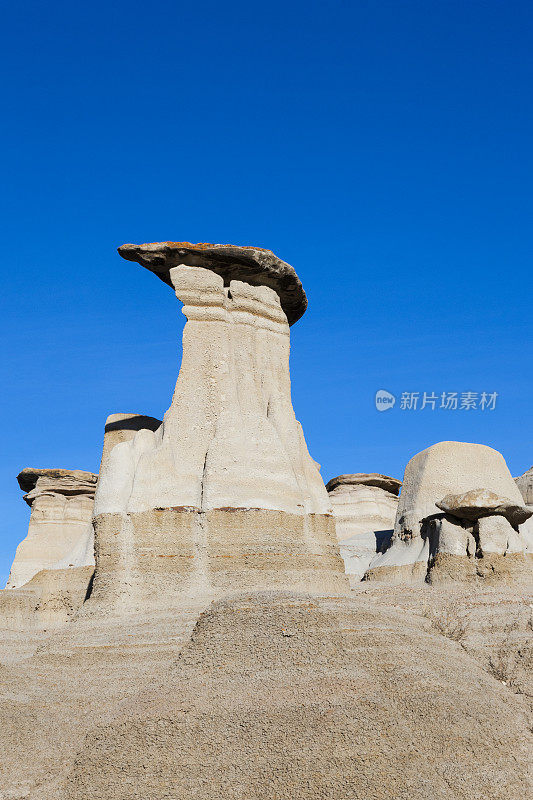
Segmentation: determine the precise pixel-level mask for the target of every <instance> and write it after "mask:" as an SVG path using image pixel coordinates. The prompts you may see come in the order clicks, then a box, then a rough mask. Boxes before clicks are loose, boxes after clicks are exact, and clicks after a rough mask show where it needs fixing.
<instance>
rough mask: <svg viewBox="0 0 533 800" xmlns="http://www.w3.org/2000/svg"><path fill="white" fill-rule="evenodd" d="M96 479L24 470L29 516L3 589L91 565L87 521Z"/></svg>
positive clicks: (90, 535) (60, 471)
mask: <svg viewBox="0 0 533 800" xmlns="http://www.w3.org/2000/svg"><path fill="white" fill-rule="evenodd" d="M97 479H98V476H97V475H95V474H93V473H92V472H84V471H82V470H68V469H24V470H22V472H21V473H20V474H19V475H18V482H19V485H20V488H21V489H22V490H23V491H24V492H26V494H25V495H24V499H25V501H26V502H27V503H28V505H29V506H30V508H31V516H30V522H29V527H28V535H27V536H26V538H25V539H24V540H23V541H22V542H21V543H20V544H19V546H18V547H17V551H16V554H15V559H14V561H13V564H12V566H11V572H10V574H9V580H8V582H7V587H6V588H8V589H16V588H17V587H20V586H23V585H24V584H25V583H27V582H28V581H29V580H31V578H33V576H34V575H36V574H37V573H38V572H40V571H41V570H47V569H62V568H68V567H85V566H91V565H94V552H93V530H92V524H91V518H92V515H93V505H94V494H95V490H96V482H97Z"/></svg>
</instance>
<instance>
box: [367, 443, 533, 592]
mask: <svg viewBox="0 0 533 800" xmlns="http://www.w3.org/2000/svg"><path fill="white" fill-rule="evenodd" d="M476 487H482V488H481V489H478V488H476ZM443 511H444V512H445V513H444V514H443V513H442V512H443ZM529 516H530V513H529V511H528V510H527V509H526V508H525V507H524V504H523V502H522V497H521V495H520V492H519V491H518V488H517V486H516V484H515V482H514V481H513V479H512V477H511V474H510V472H509V470H508V469H507V465H506V464H505V461H504V459H503V456H502V455H501V454H500V453H498V452H497V451H496V450H493V449H492V448H490V447H485V446H484V445H476V444H468V443H465V442H440V443H439V444H436V445H433V446H432V447H430V448H428V449H427V450H424V451H423V452H422V453H418V455H416V456H415V457H414V458H412V459H411V461H410V462H409V463H408V465H407V467H406V470H405V476H404V481H403V489H402V494H401V497H400V501H399V504H398V512H397V516H396V521H395V526H394V535H393V537H392V540H391V547H390V548H389V549H388V550H387V551H386V552H385V553H383V554H378V555H377V556H376V557H375V558H374V559H373V560H372V562H371V563H370V565H369V569H368V571H367V573H366V574H365V579H366V580H387V581H392V582H414V583H418V582H421V581H428V582H430V583H435V582H439V583H441V582H447V581H455V580H457V581H465V580H466V581H470V580H472V581H479V580H490V581H491V582H493V581H498V580H501V581H502V582H507V581H509V580H511V581H514V580H517V581H518V580H520V581H522V580H525V581H530V580H531V577H532V572H531V570H532V566H533V565H532V557H531V555H530V554H529V547H528V540H527V536H526V535H525V532H523V531H522V529H521V527H519V525H520V523H523V522H524V521H525V520H526V519H528V518H529ZM509 520H511V521H512V524H511V522H509ZM496 543H497V544H496Z"/></svg>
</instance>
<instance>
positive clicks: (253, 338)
mask: <svg viewBox="0 0 533 800" xmlns="http://www.w3.org/2000/svg"><path fill="white" fill-rule="evenodd" d="M169 277H170V280H171V282H172V284H173V286H174V288H175V291H176V295H177V297H178V298H179V299H180V300H181V301H182V302H183V313H184V314H185V316H186V317H187V323H186V325H185V328H184V332H183V359H182V364H181V369H180V372H179V376H178V380H177V383H176V388H175V391H174V396H173V399H172V404H171V406H170V408H169V410H168V411H167V413H166V414H165V416H164V419H163V422H162V425H161V426H160V427H159V428H158V429H157V430H156V431H155V432H154V431H151V430H142V431H139V432H138V433H136V434H135V436H134V438H133V439H132V440H131V441H129V442H122V443H119V444H117V445H116V446H115V447H114V448H113V449H112V451H111V453H110V454H109V459H108V460H107V462H106V463H105V464H102V470H101V477H100V482H99V485H98V491H97V495H96V502H95V515H98V514H102V513H113V512H115V513H125V512H143V511H145V510H149V509H153V508H176V507H179V508H187V509H199V510H201V511H207V510H209V509H216V508H226V507H231V508H261V509H270V510H279V511H284V512H288V513H295V514H306V513H318V514H321V513H328V512H331V503H330V501H329V499H328V495H327V492H326V490H325V487H324V483H323V481H322V478H321V477H320V473H319V471H318V469H317V466H316V464H315V462H314V461H313V459H312V458H311V457H310V455H309V453H308V451H307V447H306V444H305V440H304V437H303V432H302V429H301V426H300V424H299V423H298V421H297V420H296V418H295V415H294V411H293V408H292V402H291V396H290V377H289V346H290V341H289V326H288V323H287V318H286V316H285V313H284V312H283V310H282V308H281V304H280V300H279V297H278V295H277V293H276V292H275V291H274V290H273V289H271V288H270V287H268V286H251V285H249V284H247V283H244V282H242V281H238V280H232V281H230V284H229V286H228V287H225V286H224V280H223V278H222V277H221V276H220V275H218V274H216V273H215V272H213V271H211V270H209V269H205V268H203V267H194V266H184V265H181V266H176V267H172V268H171V269H170V270H169Z"/></svg>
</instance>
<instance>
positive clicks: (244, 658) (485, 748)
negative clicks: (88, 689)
mask: <svg viewBox="0 0 533 800" xmlns="http://www.w3.org/2000/svg"><path fill="white" fill-rule="evenodd" d="M421 621H422V620H421V618H420V617H418V619H417V618H416V617H414V616H413V615H412V614H409V613H405V612H402V613H400V612H399V611H395V610H393V609H386V610H376V609H374V608H372V607H371V606H364V605H361V604H360V603H357V604H356V603H355V602H354V601H350V600H349V599H342V600H339V599H338V598H330V599H323V598H317V597H316V596H312V595H305V594H292V593H288V594H285V593H265V594H260V593H253V594H251V595H240V596H236V597H235V596H234V597H231V598H226V599H224V600H222V601H220V602H217V603H214V604H213V605H212V606H211V607H210V608H209V609H208V610H207V611H206V612H205V613H204V614H202V616H201V617H200V619H199V621H198V624H197V626H196V628H195V630H194V633H193V635H192V638H191V640H190V642H189V643H188V644H187V645H186V646H185V648H184V649H183V651H182V652H181V654H180V656H179V659H178V660H177V661H176V662H175V664H174V665H173V666H172V667H171V668H170V669H169V671H168V674H167V675H166V676H165V680H164V682H163V683H162V684H160V685H158V686H157V688H152V687H151V686H149V685H148V686H146V687H145V691H144V692H142V693H139V694H138V695H137V696H136V697H135V699H134V700H133V701H132V702H130V703H128V704H125V703H124V704H122V706H121V713H120V716H119V717H118V718H117V719H115V720H112V721H105V722H103V723H102V724H100V725H99V726H98V727H96V728H94V729H93V730H92V731H91V732H90V733H89V735H88V736H87V737H85V739H84V741H83V742H82V743H81V746H80V747H79V750H78V753H77V755H76V757H75V758H74V759H73V760H71V764H70V767H69V769H68V770H66V771H65V772H64V773H63V776H62V779H61V783H60V787H61V788H60V791H57V789H56V792H57V794H54V798H56V797H57V798H59V799H60V800H67V799H68V800H94V798H102V799H103V798H105V800H111V799H113V800H115V798H116V800H118V799H119V798H120V800H144V798H148V797H149V798H153V799H154V800H164V799H165V800H166V798H173V799H175V800H188V798H192V797H194V798H198V800H220V798H228V799H229V800H242V799H243V798H253V799H254V800H273V798H290V800H322V798H324V799H325V798H342V799H343V800H345V799H347V798H350V800H386V799H387V800H388V798H398V799H399V798H405V799H406V800H407V798H410V799H411V798H412V800H428V798H439V800H485V799H486V798H488V797H490V798H491V800H516V799H517V798H519V797H525V796H527V794H528V787H529V788H531V783H530V778H529V774H528V773H529V759H530V755H531V749H530V746H529V743H528V735H527V733H526V722H525V719H524V718H523V713H522V708H521V705H520V698H518V697H517V696H516V695H515V694H513V693H512V692H510V691H509V690H507V689H506V688H505V687H504V686H502V685H501V684H500V683H499V682H497V681H495V680H494V678H492V677H491V676H489V675H487V674H484V673H483V672H482V670H481V669H480V668H479V666H477V665H476V664H475V662H474V661H473V660H472V659H471V658H469V657H468V656H467V655H466V654H465V652H464V651H463V650H462V649H461V647H459V646H458V644H457V643H456V642H453V641H449V640H447V639H446V638H445V637H444V636H441V635H438V634H436V633H435V632H434V631H433V633H431V632H428V631H427V630H425V629H424V627H423V625H421ZM40 796H42V795H40ZM45 797H46V798H48V794H46V795H45Z"/></svg>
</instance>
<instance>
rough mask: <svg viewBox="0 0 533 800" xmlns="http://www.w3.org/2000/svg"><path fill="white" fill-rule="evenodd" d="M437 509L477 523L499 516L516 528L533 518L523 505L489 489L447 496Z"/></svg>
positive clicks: (531, 513) (532, 512)
mask: <svg viewBox="0 0 533 800" xmlns="http://www.w3.org/2000/svg"><path fill="white" fill-rule="evenodd" d="M436 506H437V508H440V509H442V511H445V512H446V513H447V514H451V515H452V517H457V518H458V519H464V520H467V521H472V522H476V521H477V520H478V519H481V517H490V516H494V515H499V516H502V517H505V519H507V520H508V521H509V522H510V523H511V525H514V526H515V527H516V526H518V525H521V524H522V523H523V522H525V521H526V519H529V517H531V516H533V511H529V510H528V509H527V508H526V507H525V506H524V505H523V504H522V503H516V502H514V501H513V500H510V499H509V498H508V497H504V496H503V495H499V494H496V492H490V491H488V490H487V489H471V490H470V491H468V492H463V493H462V494H447V495H446V497H444V498H443V499H442V500H441V501H440V502H438V503H436Z"/></svg>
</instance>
